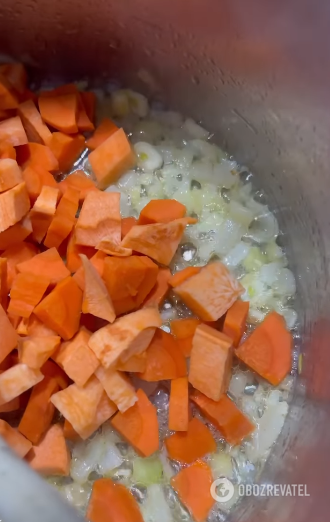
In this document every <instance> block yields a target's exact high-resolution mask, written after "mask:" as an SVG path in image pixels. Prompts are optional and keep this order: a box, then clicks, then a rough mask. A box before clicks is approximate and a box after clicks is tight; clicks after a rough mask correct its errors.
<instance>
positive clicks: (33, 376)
mask: <svg viewBox="0 0 330 522" xmlns="http://www.w3.org/2000/svg"><path fill="white" fill-rule="evenodd" d="M15 333H16V332H15ZM43 378H44V376H43V375H42V373H41V372H40V371H39V370H33V369H32V368H29V367H28V366H27V365H26V364H16V365H15V366H12V367H11V368H9V370H6V371H5V372H3V373H2V374H1V375H0V405H1V404H6V402H9V401H11V400H12V399H15V397H18V396H19V395H21V394H22V393H23V392H25V391H26V390H28V389H29V388H32V386H35V385H36V384H38V382H40V381H42V379H43Z"/></svg>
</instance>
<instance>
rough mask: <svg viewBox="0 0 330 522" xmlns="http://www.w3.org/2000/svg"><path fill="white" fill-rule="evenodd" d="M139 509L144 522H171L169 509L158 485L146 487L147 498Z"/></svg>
mask: <svg viewBox="0 0 330 522" xmlns="http://www.w3.org/2000/svg"><path fill="white" fill-rule="evenodd" d="M141 509H142V515H143V520H144V521H145V522H173V518H172V514H171V510H170V507H169V505H168V503H167V501H166V498H165V494H164V491H163V488H162V486H160V485H159V484H153V485H151V486H149V487H148V492H147V498H146V500H145V502H144V503H143V505H142V507H141Z"/></svg>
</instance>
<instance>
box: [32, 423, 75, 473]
mask: <svg viewBox="0 0 330 522" xmlns="http://www.w3.org/2000/svg"><path fill="white" fill-rule="evenodd" d="M26 460H27V462H28V463H29V464H30V466H31V468H32V469H34V470H35V471H38V473H41V474H42V475H45V476H48V475H60V476H64V477H66V476H68V475H69V472H70V461H71V458H70V452H69V450H68V448H67V447H66V442H65V438H64V434H63V428H62V426H61V425H60V424H53V426H50V428H49V429H48V430H47V432H46V433H45V435H44V436H43V438H42V439H41V440H40V442H39V443H38V444H36V445H34V446H32V449H31V451H30V452H29V453H28V455H27V456H26Z"/></svg>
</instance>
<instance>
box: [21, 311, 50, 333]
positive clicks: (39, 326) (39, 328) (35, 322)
mask: <svg viewBox="0 0 330 522" xmlns="http://www.w3.org/2000/svg"><path fill="white" fill-rule="evenodd" d="M27 335H29V336H30V337H47V336H48V335H50V336H52V335H56V333H55V332H54V330H51V329H50V328H48V327H47V326H46V325H44V323H42V322H41V321H39V319H38V318H37V317H36V316H35V315H34V314H32V315H31V316H30V317H29V320H28V325H27Z"/></svg>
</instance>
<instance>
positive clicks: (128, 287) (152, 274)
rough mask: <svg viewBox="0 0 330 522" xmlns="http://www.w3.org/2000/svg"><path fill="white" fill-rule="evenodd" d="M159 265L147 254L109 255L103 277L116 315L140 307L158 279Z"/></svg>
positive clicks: (105, 261)
mask: <svg viewBox="0 0 330 522" xmlns="http://www.w3.org/2000/svg"><path fill="white" fill-rule="evenodd" d="M157 274H158V266H157V265H156V264H155V263H153V262H152V261H151V260H150V259H148V258H147V257H145V256H130V257H127V258H118V257H117V258H116V257H107V258H106V259H105V260H104V272H103V279H104V281H105V285H106V287H107V289H108V292H109V294H110V297H111V299H112V302H113V306H114V308H115V312H116V315H121V314H123V313H127V312H131V311H132V310H135V309H136V308H138V307H139V306H140V305H141V304H142V303H143V301H144V300H145V298H146V296H147V295H148V294H149V292H150V291H151V290H152V288H153V287H154V286H155V284H156V281H157Z"/></svg>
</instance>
